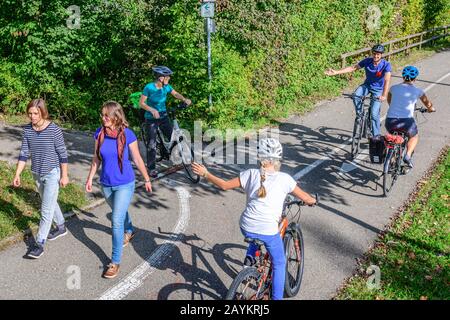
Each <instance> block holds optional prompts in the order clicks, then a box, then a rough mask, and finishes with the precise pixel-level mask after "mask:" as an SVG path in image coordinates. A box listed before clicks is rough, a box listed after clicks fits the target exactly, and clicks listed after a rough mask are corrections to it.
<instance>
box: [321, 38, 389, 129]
mask: <svg viewBox="0 0 450 320" xmlns="http://www.w3.org/2000/svg"><path fill="white" fill-rule="evenodd" d="M383 52H384V46H383V45H381V44H377V45H375V46H374V47H373V48H372V57H371V58H366V59H364V60H361V61H360V62H359V63H357V64H355V65H354V66H349V67H346V68H343V69H340V70H333V69H328V70H327V71H325V74H326V75H328V76H334V75H338V74H343V73H349V72H353V71H356V70H359V69H361V68H364V70H365V72H366V80H365V81H364V83H363V84H362V85H360V86H359V87H358V88H357V89H356V91H355V92H354V95H355V97H354V98H353V103H354V105H355V110H356V116H357V117H360V116H361V113H362V111H363V110H362V107H363V106H362V99H361V98H359V97H361V96H366V95H368V94H369V93H370V94H371V96H372V97H375V98H378V100H376V99H375V100H371V104H370V110H371V118H372V135H373V136H374V137H375V136H378V135H380V134H381V131H380V109H381V102H383V101H385V100H386V99H387V95H388V91H389V84H390V82H391V72H392V67H391V64H390V63H389V62H388V61H386V60H384V59H382V58H381V56H382V54H383Z"/></svg>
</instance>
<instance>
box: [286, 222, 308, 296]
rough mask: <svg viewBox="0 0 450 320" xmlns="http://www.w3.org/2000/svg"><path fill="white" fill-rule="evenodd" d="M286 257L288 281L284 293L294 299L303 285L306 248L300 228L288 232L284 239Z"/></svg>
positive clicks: (296, 227)
mask: <svg viewBox="0 0 450 320" xmlns="http://www.w3.org/2000/svg"><path fill="white" fill-rule="evenodd" d="M283 242H284V250H285V256H286V279H285V282H284V292H285V294H286V296H288V297H293V296H295V295H296V294H297V293H298V292H299V290H300V285H301V283H302V277H303V268H304V264H305V263H304V246H303V235H302V231H301V230H300V228H299V227H298V226H295V228H293V229H292V230H290V231H288V232H286V235H285V236H284V239H283Z"/></svg>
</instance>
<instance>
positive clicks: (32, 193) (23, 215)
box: [0, 161, 88, 241]
mask: <svg viewBox="0 0 450 320" xmlns="http://www.w3.org/2000/svg"><path fill="white" fill-rule="evenodd" d="M14 174H15V166H12V165H10V164H8V163H7V162H5V161H0V241H1V240H3V239H5V238H7V237H9V236H12V235H14V234H17V233H18V232H24V231H25V230H27V229H29V228H32V227H34V226H36V225H38V224H39V217H40V215H39V210H40V206H41V200H40V197H39V194H38V192H37V190H36V187H35V184H34V180H33V177H32V174H31V171H30V170H29V169H28V168H27V169H25V170H24V171H23V173H22V175H21V182H22V186H21V187H20V188H14V187H12V186H11V183H12V181H13V178H14ZM58 203H59V205H60V206H61V210H62V211H63V212H68V211H72V210H75V209H80V208H82V207H84V206H86V205H87V204H88V200H87V198H86V196H85V192H84V190H83V188H82V187H81V186H79V185H77V184H75V183H69V185H68V186H67V187H65V188H60V192H59V197H58Z"/></svg>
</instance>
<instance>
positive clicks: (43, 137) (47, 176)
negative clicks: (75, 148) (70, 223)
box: [13, 99, 69, 259]
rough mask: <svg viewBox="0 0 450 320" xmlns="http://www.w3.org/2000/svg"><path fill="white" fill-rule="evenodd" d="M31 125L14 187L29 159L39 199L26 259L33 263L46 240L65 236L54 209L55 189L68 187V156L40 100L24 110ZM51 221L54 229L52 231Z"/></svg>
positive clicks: (61, 219)
mask: <svg viewBox="0 0 450 320" xmlns="http://www.w3.org/2000/svg"><path fill="white" fill-rule="evenodd" d="M27 114H28V117H29V118H30V120H31V122H30V123H29V124H27V125H26V126H25V127H24V130H23V138H22V148H21V150H20V155H19V161H18V162H17V169H16V175H15V177H14V180H13V185H14V187H20V184H21V181H20V174H21V173H22V171H23V169H24V168H25V165H26V162H27V160H28V158H29V157H30V156H31V172H32V173H33V178H34V180H35V182H36V186H37V188H38V191H39V194H40V196H41V219H40V223H39V231H38V234H37V236H36V243H35V245H34V246H33V247H32V248H31V250H30V251H29V252H28V254H27V256H28V257H30V258H33V259H37V258H39V257H40V256H42V254H43V253H44V244H45V241H46V240H55V239H56V238H59V237H61V236H63V235H66V234H67V230H66V228H65V225H64V222H65V220H64V216H63V214H62V212H61V208H60V207H59V205H58V202H57V200H58V192H59V187H60V186H61V187H63V188H64V187H65V186H66V185H67V184H68V183H69V178H68V175H67V163H68V156H67V150H66V146H65V143H64V137H63V134H62V130H61V129H60V128H59V127H58V126H57V125H56V124H55V123H54V122H52V121H50V120H49V115H48V110H47V107H46V105H45V101H44V100H43V99H34V100H32V101H31V102H30V103H29V104H28V106H27ZM52 221H54V222H55V224H56V226H55V228H53V229H52V230H50V229H51V227H52Z"/></svg>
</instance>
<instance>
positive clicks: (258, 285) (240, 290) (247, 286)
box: [225, 267, 265, 300]
mask: <svg viewBox="0 0 450 320" xmlns="http://www.w3.org/2000/svg"><path fill="white" fill-rule="evenodd" d="M263 282H264V280H263V279H262V275H261V273H259V272H258V270H257V269H256V268H255V267H249V268H245V269H243V270H242V271H241V272H239V273H238V275H237V276H236V278H235V279H234V280H233V282H232V283H231V286H230V289H229V290H228V293H227V296H226V297H225V299H226V300H262V299H263V297H264V292H263V291H264V289H265V285H264V283H263Z"/></svg>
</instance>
